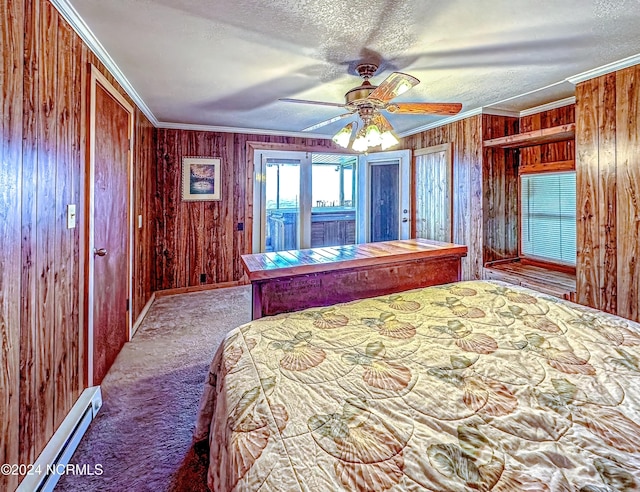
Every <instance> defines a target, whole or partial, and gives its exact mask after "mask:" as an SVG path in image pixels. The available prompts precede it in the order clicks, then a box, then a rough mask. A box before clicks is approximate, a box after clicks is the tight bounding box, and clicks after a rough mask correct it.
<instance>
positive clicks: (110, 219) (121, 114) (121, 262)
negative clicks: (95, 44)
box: [89, 78, 132, 385]
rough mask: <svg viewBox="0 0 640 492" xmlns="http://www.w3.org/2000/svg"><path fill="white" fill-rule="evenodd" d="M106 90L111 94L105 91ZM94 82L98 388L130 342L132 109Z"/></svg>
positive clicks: (93, 280)
mask: <svg viewBox="0 0 640 492" xmlns="http://www.w3.org/2000/svg"><path fill="white" fill-rule="evenodd" d="M110 89H111V90H110ZM112 92H113V89H112V88H111V87H110V86H109V85H107V83H106V81H102V82H101V81H100V80H98V79H97V78H95V84H94V86H93V101H94V104H93V107H92V126H91V130H92V136H91V146H92V155H91V157H92V159H91V160H92V172H91V180H90V183H89V185H90V195H91V196H92V199H91V210H90V215H91V221H90V223H91V226H92V227H91V226H90V227H91V228H92V231H91V233H92V241H90V244H89V247H90V251H89V256H90V265H91V264H92V267H93V268H90V279H89V283H90V292H91V294H92V295H91V302H90V306H89V309H90V310H91V316H90V319H91V321H92V322H91V323H90V330H91V331H92V336H90V337H89V338H90V339H91V340H92V345H93V346H92V348H91V354H92V357H91V359H92V362H93V363H92V368H90V371H91V373H90V375H89V376H90V379H91V377H92V379H93V384H94V385H95V384H99V383H100V382H101V381H102V379H103V378H104V376H105V374H106V373H107V371H108V370H109V368H110V367H111V365H112V364H113V361H114V360H115V358H116V357H117V355H118V353H119V352H120V350H121V349H122V347H123V345H124V344H125V342H126V341H127V340H128V339H129V325H130V319H129V312H128V311H129V306H128V304H129V298H130V282H129V278H130V273H129V272H130V269H129V267H130V248H129V245H130V233H131V226H130V138H131V130H132V109H131V108H130V107H126V106H125V105H124V104H123V102H122V101H120V100H119V98H117V97H115V95H114V94H113V93H112Z"/></svg>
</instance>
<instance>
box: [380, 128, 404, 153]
mask: <svg viewBox="0 0 640 492" xmlns="http://www.w3.org/2000/svg"><path fill="white" fill-rule="evenodd" d="M399 143H400V141H399V140H398V139H397V138H396V136H395V135H394V134H393V133H391V132H390V131H389V130H387V131H386V132H384V133H383V134H382V135H381V136H380V146H381V147H382V150H387V149H389V148H391V147H393V146H395V145H398V144H399Z"/></svg>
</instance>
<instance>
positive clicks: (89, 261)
mask: <svg viewBox="0 0 640 492" xmlns="http://www.w3.org/2000/svg"><path fill="white" fill-rule="evenodd" d="M89 83H90V99H89V111H88V118H89V139H88V156H87V157H88V169H87V173H86V175H85V193H86V198H87V200H86V216H87V221H86V230H85V237H86V243H85V244H86V249H85V251H84V259H85V265H86V266H85V272H86V278H85V286H86V296H85V298H84V306H83V311H84V313H85V319H86V320H87V323H86V328H85V335H86V336H85V338H86V343H85V350H86V352H85V360H86V361H87V362H86V378H87V379H86V380H87V385H88V386H93V297H94V292H93V289H94V286H93V275H94V264H93V254H92V252H93V249H94V246H95V245H94V227H95V220H94V214H95V209H94V188H93V183H94V179H95V148H96V141H95V132H96V125H95V111H96V87H97V84H100V86H101V87H102V88H103V89H104V90H105V91H106V92H107V93H108V94H109V95H111V96H112V97H113V98H114V99H115V100H116V101H117V102H118V103H119V104H121V105H122V107H123V108H124V109H125V110H126V111H127V112H128V113H129V118H128V119H129V124H128V130H127V133H128V136H129V152H128V159H127V160H128V162H127V166H128V172H127V179H128V187H129V194H128V200H129V202H128V206H127V222H128V223H129V247H128V261H127V265H128V271H127V290H128V295H127V297H128V298H129V303H130V309H129V311H128V313H127V328H128V329H127V335H128V336H127V340H130V339H131V334H132V319H131V318H132V312H133V310H132V309H131V302H132V300H133V285H132V284H133V282H132V279H131V277H132V272H133V247H134V240H135V239H134V238H135V229H134V226H135V224H134V220H133V217H134V215H135V211H134V208H133V207H134V203H133V202H134V190H133V166H134V163H133V150H132V149H133V138H134V130H135V120H134V115H135V112H134V108H133V106H132V105H131V104H130V103H129V102H128V101H127V100H126V99H125V98H124V97H123V96H122V95H121V94H120V93H119V92H118V90H117V89H116V88H115V87H114V86H113V85H112V84H111V82H109V80H108V79H107V78H106V77H105V76H104V75H103V74H102V73H101V72H100V70H99V69H98V68H97V67H96V66H95V65H93V64H92V65H90V77H89Z"/></svg>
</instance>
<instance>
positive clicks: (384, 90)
mask: <svg viewBox="0 0 640 492" xmlns="http://www.w3.org/2000/svg"><path fill="white" fill-rule="evenodd" d="M377 70H378V66H377V65H375V64H372V63H363V64H360V65H358V66H357V67H356V71H357V72H358V74H359V75H360V77H362V78H363V79H364V81H363V82H362V84H361V85H359V86H358V87H354V88H353V89H351V90H350V91H348V92H347V93H346V94H345V103H344V104H340V103H332V102H323V101H309V100H306V99H289V98H283V99H280V101H285V102H293V103H302V104H316V105H320V106H335V107H340V108H345V109H346V110H347V111H348V112H347V113H343V114H341V115H338V116H334V117H333V118H329V119H328V120H325V121H321V122H320V123H316V124H315V125H311V126H309V127H307V128H304V129H303V130H302V131H307V132H308V131H312V130H316V129H318V128H321V127H323V126H325V125H330V124H331V123H335V122H336V121H339V120H342V119H344V118H348V117H350V116H353V115H354V114H357V115H358V116H359V117H360V121H361V124H360V125H359V126H358V125H357V121H356V122H351V123H349V124H348V125H346V126H345V127H344V128H342V129H341V130H340V131H339V132H338V133H336V134H335V135H334V137H333V141H334V142H336V143H337V144H338V145H341V146H342V147H345V148H346V147H348V146H349V143H351V137H352V136H353V133H354V132H355V131H357V134H356V138H355V140H354V141H353V145H352V148H353V150H355V151H357V152H362V151H366V150H367V149H368V148H369V147H377V146H378V145H380V146H381V147H382V150H385V149H387V148H389V147H392V146H393V145H396V144H397V143H398V139H397V137H396V136H395V135H394V134H393V128H392V126H391V124H390V123H389V121H388V120H387V118H385V117H384V116H383V115H382V113H381V111H387V112H389V113H392V114H437V115H454V114H457V113H459V112H460V110H461V109H462V104H460V103H426V102H396V103H394V102H391V101H392V99H394V98H395V97H397V96H399V95H400V94H404V93H405V92H407V91H408V90H409V89H411V88H412V87H413V86H415V85H417V84H419V83H420V81H419V80H418V79H417V78H415V77H413V76H411V75H408V74H406V73H402V72H393V73H392V74H391V75H389V76H388V77H387V78H386V79H384V81H383V82H382V83H381V84H380V85H378V86H375V85H373V84H371V82H369V79H370V78H371V77H372V76H373V74H375V73H376V71H377Z"/></svg>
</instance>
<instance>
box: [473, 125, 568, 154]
mask: <svg viewBox="0 0 640 492" xmlns="http://www.w3.org/2000/svg"><path fill="white" fill-rule="evenodd" d="M575 128H576V125H575V123H570V124H568V125H560V126H554V127H551V128H542V129H540V130H533V131H530V132H525V133H519V134H517V135H507V136H506V137H499V138H493V139H491V140H485V141H484V142H483V144H482V145H483V146H484V147H501V148H504V149H517V148H520V147H531V146H534V145H540V144H547V143H553V142H562V141H564V140H571V139H573V138H574V137H575Z"/></svg>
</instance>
